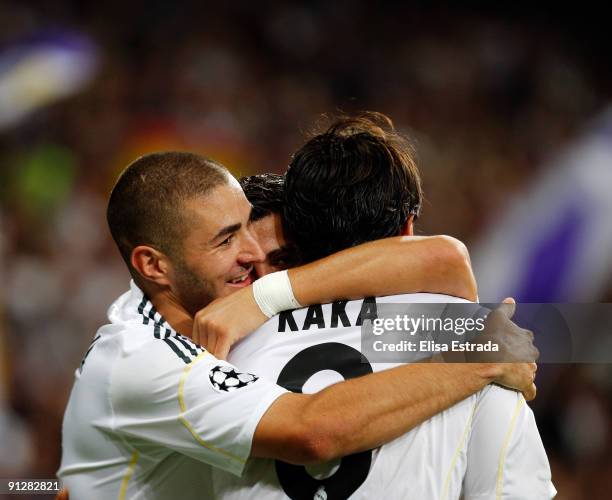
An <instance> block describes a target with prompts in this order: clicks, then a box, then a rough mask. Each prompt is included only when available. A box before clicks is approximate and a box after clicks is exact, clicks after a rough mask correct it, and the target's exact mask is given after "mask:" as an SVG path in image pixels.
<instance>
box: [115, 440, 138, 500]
mask: <svg viewBox="0 0 612 500" xmlns="http://www.w3.org/2000/svg"><path fill="white" fill-rule="evenodd" d="M136 462H138V452H137V451H135V452H134V453H132V458H130V463H129V465H128V468H127V470H126V471H125V476H123V481H121V489H120V490H119V500H125V494H126V493H127V487H128V483H129V482H130V479H131V478H132V475H133V474H134V469H135V468H136Z"/></svg>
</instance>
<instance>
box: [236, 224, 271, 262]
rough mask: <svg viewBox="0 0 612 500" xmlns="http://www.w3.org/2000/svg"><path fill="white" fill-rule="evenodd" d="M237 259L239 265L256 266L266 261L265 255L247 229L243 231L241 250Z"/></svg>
mask: <svg viewBox="0 0 612 500" xmlns="http://www.w3.org/2000/svg"><path fill="white" fill-rule="evenodd" d="M238 258H239V260H240V262H241V263H245V264H256V263H260V262H264V261H265V260H266V254H265V253H264V251H263V250H262V249H261V247H260V246H259V243H258V242H257V239H256V238H255V237H254V236H253V235H252V234H251V231H249V229H248V228H246V229H245V232H244V239H243V242H242V248H241V251H240V255H239V256H238Z"/></svg>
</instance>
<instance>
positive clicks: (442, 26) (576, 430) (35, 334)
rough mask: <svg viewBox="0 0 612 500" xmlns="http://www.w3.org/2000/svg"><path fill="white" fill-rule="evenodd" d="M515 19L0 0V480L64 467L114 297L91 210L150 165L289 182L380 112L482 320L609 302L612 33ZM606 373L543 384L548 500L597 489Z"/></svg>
mask: <svg viewBox="0 0 612 500" xmlns="http://www.w3.org/2000/svg"><path fill="white" fill-rule="evenodd" d="M530 8H531V9H535V10H526V8H519V7H518V6H517V7H514V8H510V7H508V8H507V9H505V10H503V11H499V10H497V11H493V10H487V9H479V10H476V9H471V10H466V9H456V8H449V7H442V6H440V5H438V6H436V7H433V6H425V5H421V6H420V7H414V6H408V5H405V4H404V3H403V2H389V3H382V2H365V1H352V2H323V1H316V2H311V3H295V2H278V3H276V2H242V1H236V2H218V3H214V4H210V3H208V2H184V3H180V4H179V3H174V2H163V1H157V0H153V1H149V2H118V1H115V0H108V1H106V2H91V3H89V2H77V1H67V0H64V1H38V2H32V3H31V4H29V5H28V2H21V1H16V0H15V1H4V0H0V276H1V277H2V287H1V289H0V381H1V384H0V477H12V478H16V477H43V478H50V477H53V476H54V474H55V472H56V470H57V468H58V465H59V458H60V426H61V420H62V414H63V410H64V406H65V403H66V401H67V398H68V394H69V390H70V387H71V384H72V378H73V373H74V370H75V368H76V367H77V366H78V363H79V361H80V359H81V356H82V355H83V353H84V351H85V350H86V348H87V346H88V344H89V342H90V341H91V338H92V337H93V335H94V333H95V331H96V329H97V328H98V327H99V326H100V325H101V324H103V323H104V321H105V312H106V308H107V306H108V305H109V304H110V303H111V301H112V300H113V299H114V298H115V297H116V296H118V295H119V294H120V293H122V292H123V291H124V290H125V289H126V287H127V282H128V274H127V271H126V270H124V268H123V267H124V266H123V263H122V262H121V261H120V258H119V254H118V252H117V251H116V250H115V248H114V245H113V243H112V241H111V239H110V236H109V234H108V231H107V228H106V223H105V218H104V215H105V214H104V212H105V204H106V198H107V195H108V193H109V190H110V188H111V186H112V184H113V181H114V180H115V178H116V176H117V175H118V173H119V172H120V171H121V169H122V168H123V167H124V166H125V165H126V164H127V163H128V162H129V161H131V160H133V159H135V158H136V157H137V156H138V155H139V154H141V153H145V152H150V151H154V150H168V149H181V150H183V149H184V150H191V151H196V152H200V153H203V154H205V155H207V156H211V157H213V158H215V159H217V160H219V161H220V162H222V163H223V164H225V165H226V166H228V167H229V168H230V169H231V170H232V172H233V173H234V174H235V175H237V176H240V175H246V174H253V173H256V172H265V171H273V172H283V171H284V169H285V168H286V165H287V164H288V161H289V157H290V155H291V153H292V152H293V151H295V150H296V149H297V148H298V147H299V146H300V145H301V144H302V142H303V141H304V138H305V136H306V134H307V133H308V132H309V131H310V130H312V128H313V127H314V126H315V125H316V123H317V121H318V120H320V117H321V115H322V114H323V113H327V114H333V113H334V112H337V111H338V110H342V111H344V112H352V111H357V110H375V111H381V112H383V113H386V114H388V115H389V116H390V117H391V118H392V119H393V120H394V122H395V124H396V126H397V127H398V128H399V129H400V130H401V131H402V132H404V133H406V134H408V135H409V136H410V137H411V138H412V140H413V142H414V144H415V147H416V150H417V152H418V156H419V163H420V166H421V170H422V174H423V178H424V189H425V194H426V200H427V201H426V204H425V206H424V210H423V215H422V217H421V218H420V219H419V222H418V231H419V232H420V233H422V234H432V233H445V234H450V235H453V236H455V237H458V238H460V239H462V240H463V241H464V242H465V243H466V244H467V245H468V247H469V248H470V249H471V250H472V256H473V263H474V267H475V270H476V273H477V277H478V278H479V280H480V281H481V289H480V297H481V300H484V301H487V300H488V301H494V300H499V299H501V298H503V296H506V295H515V296H517V298H518V299H519V300H523V301H528V302H529V301H532V302H548V301H550V302H563V301H570V302H571V301H577V302H588V301H592V302H612V279H611V277H612V243H611V241H612V236H611V235H610V231H612V205H611V204H610V202H609V198H612V195H611V194H610V193H611V192H612V115H611V112H610V111H609V108H608V105H609V103H610V98H611V97H612V66H611V65H610V60H609V50H608V49H609V46H607V38H608V28H607V26H606V24H605V16H603V17H602V16H600V15H598V13H597V12H587V10H586V8H585V9H584V10H582V11H580V13H576V12H575V10H574V7H571V8H570V7H569V6H568V7H567V8H566V10H564V8H563V7H561V6H559V5H557V6H555V7H554V8H553V9H545V8H544V7H541V8H535V7H530ZM585 228H588V230H586V229H585ZM606 327H607V328H608V329H610V328H612V325H607V326H606ZM597 349H599V350H600V351H601V350H602V349H606V347H605V346H604V347H603V348H602V347H601V346H597ZM607 349H608V350H609V351H608V352H609V353H612V346H611V345H608V346H607ZM609 355H610V357H612V354H609ZM601 359H602V360H603V361H606V359H605V356H604V357H602V358H601ZM611 366H612V365H610V364H607V363H593V364H580V365H578V364H563V365H561V364H556V365H550V364H543V365H542V366H540V370H539V379H538V381H539V396H538V398H537V400H536V401H534V402H533V404H532V408H533V409H534V411H535V412H536V416H537V419H538V424H539V427H540V431H541V434H542V437H543V440H544V443H545V446H546V449H547V451H548V453H549V457H550V460H551V465H552V469H553V480H554V482H555V485H556V486H557V489H558V490H559V496H558V498H559V499H603V498H609V494H610V493H609V492H610V491H612V479H611V478H612V432H610V431H611V427H612V426H611V423H612V408H611V402H612V383H611V382H612V369H611ZM38 498H40V497H38Z"/></svg>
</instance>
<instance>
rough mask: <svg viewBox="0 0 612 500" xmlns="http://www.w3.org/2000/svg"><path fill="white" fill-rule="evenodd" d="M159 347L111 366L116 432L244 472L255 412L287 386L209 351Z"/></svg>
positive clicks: (262, 410) (256, 418)
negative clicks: (186, 354) (181, 353)
mask: <svg viewBox="0 0 612 500" xmlns="http://www.w3.org/2000/svg"><path fill="white" fill-rule="evenodd" d="M164 347H165V346H164V345H163V344H161V343H159V344H158V345H154V346H152V347H151V346H149V348H148V349H142V350H141V351H139V352H138V353H136V354H133V355H130V356H127V357H125V358H124V359H122V360H121V361H120V362H119V363H118V364H117V366H116V367H115V369H114V370H113V377H112V379H111V380H112V381H111V390H110V397H111V404H112V407H113V425H112V426H113V429H112V430H113V432H115V433H116V434H118V435H120V436H123V437H124V438H125V440H126V442H128V443H130V444H132V445H134V446H138V445H137V444H135V443H144V446H145V447H147V446H158V447H160V448H163V449H167V450H169V451H174V452H178V453H181V454H184V455H187V456H189V457H191V458H194V459H196V460H200V461H202V462H205V463H207V464H210V465H212V466H215V467H219V468H221V469H224V470H227V471H229V472H232V473H234V474H236V475H240V474H242V471H243V468H244V465H245V463H246V460H247V458H248V457H249V454H250V451H251V445H252V440H253V435H254V433H255V429H256V427H257V424H258V422H259V420H260V419H261V417H262V416H263V414H264V413H265V412H266V410H267V409H268V408H269V407H270V405H271V404H272V403H273V402H274V401H275V400H276V399H277V398H278V397H279V396H281V395H282V394H284V393H285V392H287V391H286V390H285V389H283V388H282V387H279V386H277V385H276V384H274V383H272V382H270V381H268V380H266V379H264V378H260V377H258V376H256V375H254V374H250V373H243V372H241V371H240V370H239V369H238V368H236V367H235V366H233V365H231V364H229V363H227V362H225V361H222V360H218V359H217V358H215V357H214V356H212V355H211V354H210V353H208V352H206V351H204V352H202V353H200V354H199V355H197V356H194V357H193V358H192V359H191V358H190V359H189V360H188V361H189V362H187V360H185V359H181V358H179V357H177V356H174V355H173V353H172V351H171V350H167V349H164Z"/></svg>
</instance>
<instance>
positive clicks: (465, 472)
mask: <svg viewBox="0 0 612 500" xmlns="http://www.w3.org/2000/svg"><path fill="white" fill-rule="evenodd" d="M376 301H377V303H410V302H421V303H436V304H437V303H440V309H439V314H440V315H441V314H442V313H443V310H444V305H443V303H446V302H465V301H463V300H460V299H457V298H455V297H449V296H445V295H434V294H410V295H400V296H392V297H382V298H377V299H376ZM343 305H344V304H343V303H336V305H335V306H332V305H331V304H327V305H323V306H312V307H310V308H304V309H300V310H296V311H293V312H291V313H288V314H287V313H285V315H284V316H283V315H281V316H277V317H274V318H271V319H270V320H269V321H268V322H267V323H266V324H265V325H264V326H263V327H262V328H260V329H259V330H258V331H256V332H255V333H253V334H252V335H250V336H249V337H247V338H245V339H244V340H242V341H241V342H240V343H239V344H238V345H237V346H236V347H235V348H234V349H233V350H232V352H231V354H230V357H229V360H230V361H231V362H232V363H234V364H236V365H238V366H240V367H241V368H242V369H244V370H247V371H249V372H251V373H258V374H261V375H265V376H267V377H268V378H269V379H271V380H278V383H279V384H280V385H283V384H287V383H289V385H288V387H291V389H292V390H294V391H296V390H297V391H299V390H301V391H302V392H304V393H312V392H315V391H318V390H320V389H322V388H324V387H326V386H328V385H330V384H331V383H335V382H338V381H341V380H343V376H342V375H340V374H339V372H342V373H344V374H345V375H348V376H354V375H357V374H359V373H364V371H367V367H370V366H371V369H372V370H373V371H375V372H377V371H380V370H384V369H388V368H391V367H393V366H396V365H392V364H388V363H384V364H382V363H370V364H368V363H367V362H366V363H361V359H360V354H359V352H360V348H361V332H360V330H361V328H360V327H359V326H355V325H356V324H357V323H358V321H357V318H358V316H359V315H360V312H361V310H362V307H363V306H364V301H363V300H357V301H351V302H348V303H346V306H345V307H343ZM334 307H335V313H334V312H333V309H334ZM367 307H368V306H367V304H366V308H367ZM343 311H344V312H345V313H346V314H345V315H344V314H343V313H342V312H343ZM296 356H297V358H295V357H296ZM294 358H295V359H294ZM292 359H293V361H290V360H292ZM364 367H366V368H364ZM344 460H346V459H344ZM355 460H357V462H359V464H360V465H355V463H353V464H351V465H348V462H345V466H344V468H341V469H338V468H337V465H338V464H337V463H335V464H329V465H326V466H325V465H324V466H320V467H318V470H314V469H312V468H309V471H310V473H308V474H307V473H305V470H304V468H298V467H293V466H288V468H289V471H287V470H286V469H285V468H281V469H279V470H277V463H276V461H274V460H264V459H250V460H249V461H248V464H247V467H246V469H245V472H244V474H243V476H242V477H241V478H239V479H238V478H236V477H234V476H231V475H229V474H227V473H225V472H224V471H221V470H213V471H212V473H211V480H212V487H213V492H214V495H213V497H212V498H218V499H223V500H246V499H270V500H286V499H288V498H293V499H308V500H332V499H338V498H351V499H364V500H365V499H372V498H384V499H390V500H393V499H397V500H408V499H415V500H429V499H458V498H460V497H461V495H463V498H464V499H465V500H469V499H478V500H480V499H513V500H516V499H534V500H535V499H537V500H542V499H549V498H552V497H553V496H554V495H555V494H556V491H555V488H554V487H553V485H552V482H551V473H550V467H549V464H548V460H547V457H546V453H545V451H544V447H543V445H542V441H541V439H540V436H539V433H538V430H537V428H536V425H535V420H534V417H533V412H532V411H531V409H530V408H529V407H528V406H527V405H526V404H525V400H524V398H523V396H522V395H520V394H519V393H517V392H513V391H510V390H507V389H503V388H501V387H498V386H495V385H489V386H487V387H486V388H485V389H483V390H482V391H480V392H479V393H477V394H475V395H473V396H471V397H469V398H467V399H465V400H464V401H462V402H460V403H458V404H456V405H454V406H453V407H451V408H449V409H448V410H446V411H444V412H442V413H440V414H438V415H436V416H435V417H433V418H431V419H430V420H428V421H426V422H425V423H423V424H422V425H420V426H418V427H417V428H415V429H413V430H412V431H411V432H409V433H407V434H405V435H404V436H402V437H400V438H398V439H396V440H394V441H392V442H390V443H388V444H385V445H384V446H382V447H381V448H379V449H376V450H373V451H372V452H365V453H364V454H361V457H360V458H357V459H355ZM368 460H370V462H368ZM364 461H365V465H364ZM282 467H286V466H282ZM317 474H318V476H317ZM313 476H317V477H320V478H321V477H327V479H323V480H317V479H314V478H313ZM202 498H205V497H202Z"/></svg>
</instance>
